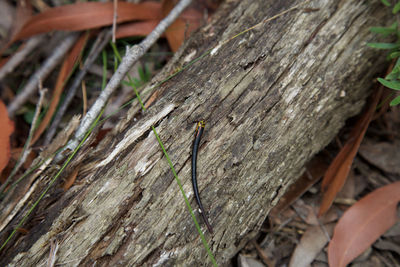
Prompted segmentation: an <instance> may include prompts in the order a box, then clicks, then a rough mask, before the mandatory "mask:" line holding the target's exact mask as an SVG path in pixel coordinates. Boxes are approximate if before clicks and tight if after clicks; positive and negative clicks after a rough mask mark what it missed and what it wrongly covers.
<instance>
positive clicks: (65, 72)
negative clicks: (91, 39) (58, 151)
mask: <svg viewBox="0 0 400 267" xmlns="http://www.w3.org/2000/svg"><path fill="white" fill-rule="evenodd" d="M87 40H88V35H87V34H82V35H81V37H80V38H79V39H78V41H77V42H76V43H75V45H74V46H73V48H72V49H71V51H70V52H69V53H68V56H66V57H65V58H64V62H63V64H62V66H61V70H60V72H59V73H58V77H57V82H56V85H55V88H54V91H53V97H52V99H51V102H50V106H49V108H48V110H47V112H46V115H45V116H44V118H43V119H42V121H41V122H40V125H39V127H38V128H37V129H36V132H35V134H34V136H33V138H32V141H31V145H32V144H33V143H35V142H36V141H37V140H38V139H39V137H40V136H41V134H42V133H43V132H44V130H45V129H46V127H47V126H48V124H49V123H50V120H51V118H52V117H53V115H54V112H55V111H56V108H57V105H58V102H59V101H60V98H61V93H62V92H63V89H64V86H65V84H66V81H67V79H68V77H69V76H70V74H71V72H72V70H73V68H74V65H75V64H76V63H77V62H78V60H79V57H80V55H81V54H82V51H83V49H84V48H85V45H86V42H87Z"/></svg>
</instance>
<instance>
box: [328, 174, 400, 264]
mask: <svg viewBox="0 0 400 267" xmlns="http://www.w3.org/2000/svg"><path fill="white" fill-rule="evenodd" d="M399 201H400V182H395V183H393V184H390V185H387V186H384V187H381V188H379V189H377V190H375V191H374V192H372V193H370V194H368V195H367V196H365V197H364V198H362V199H360V200H359V201H358V202H357V203H356V204H354V205H353V206H352V207H351V208H349V209H348V210H347V211H346V212H345V213H344V214H343V216H342V218H341V219H340V220H339V222H338V223H337V225H336V227H335V230H334V233H333V238H332V240H331V242H330V244H329V248H328V260H329V266H331V267H342V266H343V267H344V266H346V265H347V264H348V263H350V262H351V261H352V260H353V259H355V258H356V257H357V256H359V255H360V254H361V253H362V252H363V251H364V250H365V249H367V248H368V247H369V246H370V245H371V244H372V243H374V242H375V240H376V239H378V238H379V236H381V235H382V234H383V233H385V232H386V231H387V230H388V229H389V228H390V227H391V226H392V225H394V224H395V222H396V220H397V215H396V208H397V204H398V202H399Z"/></svg>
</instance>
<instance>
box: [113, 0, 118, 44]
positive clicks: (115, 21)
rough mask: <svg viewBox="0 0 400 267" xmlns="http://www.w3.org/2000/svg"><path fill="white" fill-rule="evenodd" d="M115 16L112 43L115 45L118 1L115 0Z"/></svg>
mask: <svg viewBox="0 0 400 267" xmlns="http://www.w3.org/2000/svg"><path fill="white" fill-rule="evenodd" d="M113 6H114V16H113V24H112V42H113V43H114V44H115V32H116V31H117V17H118V1H117V0H114V5H113Z"/></svg>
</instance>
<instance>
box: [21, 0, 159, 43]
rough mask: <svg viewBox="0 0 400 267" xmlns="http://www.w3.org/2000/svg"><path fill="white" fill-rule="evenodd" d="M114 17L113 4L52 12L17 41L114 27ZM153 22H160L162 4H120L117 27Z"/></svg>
mask: <svg viewBox="0 0 400 267" xmlns="http://www.w3.org/2000/svg"><path fill="white" fill-rule="evenodd" d="M113 14H114V10H113V3H111V2H107V3H100V2H86V3H77V4H73V5H65V6H61V7H55V8H51V9H49V10H46V11H44V12H42V13H40V14H38V15H36V16H34V17H32V18H31V19H30V20H28V21H27V22H26V23H25V25H24V27H23V28H22V30H21V31H20V32H19V33H18V35H17V36H16V37H15V38H14V40H19V39H23V38H27V37H29V36H32V35H35V34H39V33H44V32H50V31H53V30H67V31H79V30H86V29H93V28H98V27H103V26H107V25H111V24H112V20H113ZM153 19H161V10H160V4H159V3H155V2H144V3H140V4H133V3H127V2H119V3H118V11H117V23H121V22H126V21H132V20H153Z"/></svg>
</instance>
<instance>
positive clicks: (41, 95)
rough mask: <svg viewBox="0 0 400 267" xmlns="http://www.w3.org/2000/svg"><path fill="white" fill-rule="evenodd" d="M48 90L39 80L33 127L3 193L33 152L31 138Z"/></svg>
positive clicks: (1, 189)
mask: <svg viewBox="0 0 400 267" xmlns="http://www.w3.org/2000/svg"><path fill="white" fill-rule="evenodd" d="M46 92H47V89H43V88H42V82H41V81H39V101H38V103H37V104H36V110H35V115H34V116H33V120H32V124H31V129H30V130H29V135H28V139H27V140H26V142H25V145H24V148H23V150H22V152H21V153H22V154H21V156H20V158H19V159H18V162H17V164H16V165H15V166H14V168H13V170H12V172H11V173H10V175H9V176H8V177H7V180H6V181H5V182H4V183H3V184H2V186H1V187H0V192H1V193H3V192H4V189H5V188H6V187H7V186H8V184H9V183H10V181H11V179H12V177H13V176H14V175H15V174H16V173H17V172H18V170H19V168H21V166H22V164H24V162H25V160H26V158H27V157H28V155H29V154H30V153H31V148H30V144H31V140H32V137H33V134H34V133H35V130H36V123H37V120H38V118H39V114H40V110H41V108H42V105H43V99H44V95H45V93H46Z"/></svg>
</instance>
